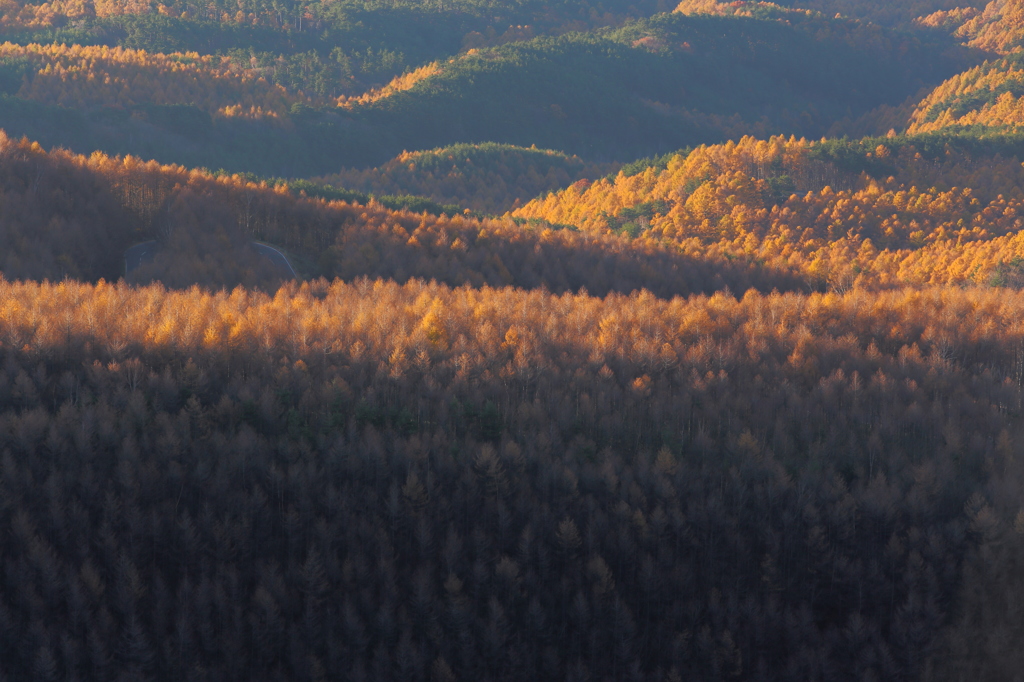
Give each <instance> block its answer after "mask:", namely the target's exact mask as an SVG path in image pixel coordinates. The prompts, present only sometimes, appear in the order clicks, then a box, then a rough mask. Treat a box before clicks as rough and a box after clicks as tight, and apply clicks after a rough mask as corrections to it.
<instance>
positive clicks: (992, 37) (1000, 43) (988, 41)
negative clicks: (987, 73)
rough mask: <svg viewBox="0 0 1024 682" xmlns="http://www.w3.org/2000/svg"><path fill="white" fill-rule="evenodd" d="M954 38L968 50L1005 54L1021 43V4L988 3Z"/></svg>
mask: <svg viewBox="0 0 1024 682" xmlns="http://www.w3.org/2000/svg"><path fill="white" fill-rule="evenodd" d="M957 35H958V36H960V37H962V38H965V39H966V40H967V41H968V44H969V45H971V46H972V47H977V48H979V49H982V50H989V51H992V52H999V53H1001V54H1007V53H1009V52H1011V51H1013V49H1014V48H1017V47H1020V46H1021V45H1022V43H1024V2H1022V0H992V2H990V3H988V5H986V6H985V9H984V10H983V11H982V12H981V13H980V14H977V15H976V16H975V17H973V18H972V19H970V20H969V21H967V22H966V23H965V24H964V25H963V26H961V27H960V28H959V29H958V30H957Z"/></svg>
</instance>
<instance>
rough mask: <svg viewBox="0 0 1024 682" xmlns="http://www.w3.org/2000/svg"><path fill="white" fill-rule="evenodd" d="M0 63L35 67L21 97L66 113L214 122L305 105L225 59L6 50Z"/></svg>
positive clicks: (107, 50) (106, 50) (76, 48)
mask: <svg viewBox="0 0 1024 682" xmlns="http://www.w3.org/2000/svg"><path fill="white" fill-rule="evenodd" d="M0 58H2V59H6V60H15V61H23V62H24V63H26V64H27V65H28V66H29V67H30V68H29V69H28V73H26V76H25V78H24V82H23V84H22V85H21V88H20V89H18V90H17V95H18V96H19V97H23V98H25V99H29V100H33V101H36V102H42V103H45V104H56V105H60V106H65V107H95V106H113V107H131V106H134V105H137V104H157V105H171V104H187V105H192V106H196V107H199V108H200V109H202V110H204V111H207V112H209V113H210V114H219V115H222V116H249V117H264V116H277V115H280V114H284V113H287V112H288V110H289V108H290V107H291V105H292V104H294V103H296V102H301V101H305V98H304V97H302V95H301V94H293V93H289V92H288V91H287V90H285V89H284V88H282V87H281V86H279V85H273V84H271V83H268V82H267V81H266V80H264V79H263V78H260V77H254V76H250V75H247V74H246V73H245V72H244V71H242V70H240V69H237V68H236V67H235V66H234V63H233V62H232V61H231V60H230V59H228V58H227V57H214V56H209V55H205V56H200V55H198V54H196V53H185V54H182V53H173V54H167V55H165V54H151V53H148V52H145V51H143V50H131V49H123V48H120V47H114V48H111V47H107V46H98V47H82V46H80V45H73V46H70V47H68V46H65V45H34V44H33V45H28V46H24V47H23V46H19V45H13V44H11V43H4V44H3V45H0Z"/></svg>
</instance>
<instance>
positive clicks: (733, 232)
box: [515, 138, 1024, 288]
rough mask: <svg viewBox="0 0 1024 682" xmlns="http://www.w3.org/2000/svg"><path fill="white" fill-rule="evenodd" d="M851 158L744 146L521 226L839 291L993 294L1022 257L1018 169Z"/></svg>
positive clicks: (962, 158)
mask: <svg viewBox="0 0 1024 682" xmlns="http://www.w3.org/2000/svg"><path fill="white" fill-rule="evenodd" d="M922 143H923V140H922ZM887 145H889V146H887ZM890 146H891V148H890ZM856 148H857V151H856V153H855V154H854V155H853V158H852V159H850V158H845V160H840V159H839V158H830V155H829V152H828V149H829V146H828V145H826V144H825V143H821V144H817V143H811V142H807V141H805V140H797V139H794V138H789V139H785V138H772V139H771V140H767V141H758V140H754V139H752V138H744V139H743V140H741V141H740V142H739V143H736V144H733V143H729V144H726V145H718V146H712V147H701V148H698V149H697V150H695V151H693V152H692V153H690V154H689V155H686V156H684V155H679V156H676V157H675V158H673V159H672V160H671V161H669V162H668V165H667V167H666V168H665V169H664V170H660V171H659V170H656V169H654V168H650V169H648V170H646V171H644V172H641V173H638V174H636V175H632V176H626V175H625V174H620V175H618V176H617V177H615V178H609V179H604V180H600V181H598V182H594V183H590V184H588V183H577V185H574V186H572V187H570V188H569V189H567V190H564V191H562V192H559V193H557V194H552V195H549V196H548V197H546V198H543V199H537V200H535V201H533V202H531V203H530V204H527V205H526V206H524V207H523V208H522V209H519V210H518V211H516V212H515V215H518V216H524V217H532V218H541V219H544V220H549V221H551V222H558V223H568V224H572V225H577V226H579V227H580V229H582V230H584V231H586V232H590V233H597V234H607V233H610V232H626V233H629V234H632V235H634V236H635V237H636V239H637V240H638V241H640V242H642V243H671V244H674V245H677V247H678V248H680V249H681V251H682V252H683V253H686V254H697V253H700V254H704V256H705V257H721V258H726V257H731V258H741V259H749V260H755V261H758V262H763V263H765V264H767V265H769V266H771V267H772V268H774V269H776V270H781V271H786V270H788V271H791V272H793V273H794V274H799V275H801V276H803V277H806V278H808V279H809V280H811V281H818V282H820V283H822V284H827V285H828V286H832V287H839V288H846V287H850V286H854V285H858V286H868V287H887V286H898V285H904V284H913V285H922V284H955V285H965V284H986V283H988V282H989V281H990V280H991V279H992V278H993V277H994V276H996V274H997V271H998V270H999V268H1000V267H1001V266H1002V265H1003V264H1005V263H1008V262H1011V261H1014V260H1015V259H1018V258H1020V257H1021V256H1024V250H1022V249H1024V242H1022V241H1021V239H1022V238H1021V236H1020V229H1021V227H1022V225H1024V223H1022V218H1021V217H1018V215H1020V214H1021V213H1022V212H1024V206H1022V201H1024V195H1022V194H1021V192H1020V189H1019V186H1020V185H1019V183H1020V181H1021V179H1022V170H1021V166H1020V164H1019V163H1018V162H1017V161H1015V160H1013V159H1012V158H1007V159H1002V158H998V157H997V158H991V157H989V158H985V159H984V160H981V159H979V160H974V159H972V158H971V157H970V156H969V155H965V154H963V153H957V152H955V151H954V150H952V149H948V150H946V152H945V153H942V154H941V155H940V156H938V157H937V158H936V157H932V158H925V157H924V156H922V155H921V153H920V152H919V151H918V149H917V148H916V147H915V145H914V142H913V138H911V139H910V142H909V143H905V142H897V141H896V140H893V141H891V142H890V141H887V140H886V139H884V138H883V139H881V140H879V141H878V144H877V146H875V147H874V148H870V147H869V148H863V146H862V145H857V146H856ZM858 167H859V168H858ZM861 169H866V170H861ZM869 171H870V172H869Z"/></svg>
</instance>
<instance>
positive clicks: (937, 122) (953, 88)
mask: <svg viewBox="0 0 1024 682" xmlns="http://www.w3.org/2000/svg"><path fill="white" fill-rule="evenodd" d="M1022 88H1024V64H1022V63H1021V61H1020V60H1019V59H1017V58H1016V56H1014V57H1008V58H1005V59H1000V60H996V61H992V62H985V63H984V64H982V65H980V66H976V67H974V68H973V69H970V70H968V71H965V72H963V73H960V74H957V75H956V76H954V77H952V78H950V79H949V80H947V81H946V82H944V83H942V84H941V85H940V86H938V87H937V88H935V90H933V91H932V92H931V93H930V94H929V95H928V96H927V97H926V98H925V99H924V100H922V101H921V102H920V103H919V104H918V105H917V107H916V109H915V110H914V113H913V115H912V116H911V118H910V127H909V129H908V132H910V133H924V132H932V131H935V130H941V129H942V128H947V127H950V126H973V125H984V126H1020V125H1022V124H1024V98H1022V97H1019V96H1017V94H1016V93H1019V92H1021V90H1022Z"/></svg>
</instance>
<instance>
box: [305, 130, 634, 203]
mask: <svg viewBox="0 0 1024 682" xmlns="http://www.w3.org/2000/svg"><path fill="white" fill-rule="evenodd" d="M614 168H615V167H614V166H611V165H608V164H605V165H597V164H588V163H586V162H584V161H583V160H582V159H580V158H579V157H577V156H569V155H567V154H562V153H560V152H555V151H552V150H547V149H536V148H526V147H515V146H512V145H499V144H494V143H487V144H481V145H469V144H460V145H455V146H452V147H443V148H440V149H432V150H429V151H422V152H403V153H402V154H400V155H399V156H397V157H395V158H394V159H392V160H391V161H389V162H387V163H386V164H384V165H383V166H380V167H378V168H373V169H368V170H358V169H342V170H341V171H340V172H339V173H335V174H333V175H328V176H325V177H323V178H321V180H323V181H324V182H329V183H332V184H335V185H338V186H340V187H351V188H353V189H357V190H362V191H366V192H375V193H378V194H414V195H420V196H426V197H430V198H431V199H433V200H434V201H438V202H442V203H457V204H459V205H462V206H467V207H469V208H471V209H473V210H474V211H480V212H484V213H504V212H505V211H507V210H510V209H512V208H514V207H518V206H519V205H520V204H523V203H525V202H526V201H529V200H530V199H532V198H533V197H535V196H537V195H538V194H543V193H545V192H550V191H553V190H557V189H562V188H565V187H568V186H569V185H571V184H572V183H574V182H576V181H577V180H581V179H585V178H598V177H601V176H603V175H606V174H607V173H609V172H610V171H612V170H613V169H614Z"/></svg>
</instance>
